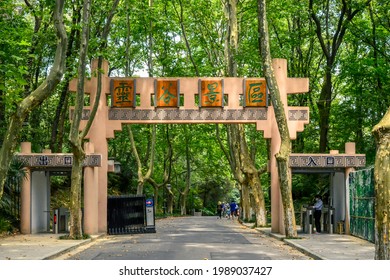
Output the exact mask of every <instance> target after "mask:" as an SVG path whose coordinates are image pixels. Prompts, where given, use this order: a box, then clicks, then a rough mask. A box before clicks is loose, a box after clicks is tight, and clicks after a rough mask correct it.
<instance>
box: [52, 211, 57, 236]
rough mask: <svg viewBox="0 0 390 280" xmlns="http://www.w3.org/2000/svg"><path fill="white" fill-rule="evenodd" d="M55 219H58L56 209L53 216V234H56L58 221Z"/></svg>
mask: <svg viewBox="0 0 390 280" xmlns="http://www.w3.org/2000/svg"><path fill="white" fill-rule="evenodd" d="M57 218H58V209H55V210H54V215H53V231H54V234H58V221H57Z"/></svg>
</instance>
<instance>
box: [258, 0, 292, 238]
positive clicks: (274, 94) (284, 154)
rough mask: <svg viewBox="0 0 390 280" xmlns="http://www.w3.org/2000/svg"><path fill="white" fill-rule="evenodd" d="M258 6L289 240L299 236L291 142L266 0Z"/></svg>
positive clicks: (285, 222) (259, 2)
mask: <svg viewBox="0 0 390 280" xmlns="http://www.w3.org/2000/svg"><path fill="white" fill-rule="evenodd" d="M257 6H258V14H259V16H258V18H259V19H258V20H259V35H260V36H259V39H260V42H259V45H260V52H261V57H262V62H263V71H264V76H265V78H266V81H267V87H268V89H269V92H270V97H271V101H272V105H273V108H274V112H275V118H276V122H277V124H278V128H279V133H280V137H281V145H280V150H279V152H278V153H277V154H276V161H277V166H278V172H279V179H280V189H281V196H282V204H283V213H284V226H285V234H286V237H287V238H292V237H296V236H297V229H296V224H295V213H294V204H293V200H292V184H291V174H290V172H291V171H290V168H289V166H288V161H289V156H290V153H291V141H290V135H289V131H288V125H287V118H286V114H285V110H284V104H283V102H282V100H281V98H280V92H279V87H278V84H277V82H276V78H275V75H274V71H273V68H272V59H271V51H270V45H269V35H268V23H267V13H266V0H258V2H257ZM286 106H287V104H286Z"/></svg>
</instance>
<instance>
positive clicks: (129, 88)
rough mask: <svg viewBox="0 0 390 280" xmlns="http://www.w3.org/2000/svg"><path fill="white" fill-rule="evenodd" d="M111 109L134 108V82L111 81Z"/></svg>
mask: <svg viewBox="0 0 390 280" xmlns="http://www.w3.org/2000/svg"><path fill="white" fill-rule="evenodd" d="M110 87H111V101H112V104H111V105H112V107H135V94H136V84H135V80H123V79H121V80H118V79H117V80H115V79H113V80H111V84H110Z"/></svg>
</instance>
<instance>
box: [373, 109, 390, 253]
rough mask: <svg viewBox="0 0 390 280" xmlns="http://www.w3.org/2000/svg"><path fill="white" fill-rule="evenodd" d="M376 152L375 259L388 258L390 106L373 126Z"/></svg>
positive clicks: (389, 236) (389, 228)
mask: <svg viewBox="0 0 390 280" xmlns="http://www.w3.org/2000/svg"><path fill="white" fill-rule="evenodd" d="M372 133H373V134H374V136H375V140H376V144H377V152H376V159H375V168H374V179H375V259H377V260H390V235H389V230H390V218H389V215H390V203H389V201H390V176H389V172H390V171H389V170H390V154H389V151H390V108H389V109H388V110H387V112H386V114H385V116H384V117H383V118H382V120H381V121H380V122H379V123H378V124H377V125H376V126H374V128H373V130H372Z"/></svg>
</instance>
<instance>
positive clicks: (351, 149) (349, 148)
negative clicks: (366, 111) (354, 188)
mask: <svg viewBox="0 0 390 280" xmlns="http://www.w3.org/2000/svg"><path fill="white" fill-rule="evenodd" d="M345 153H346V154H347V155H354V154H355V153H356V145H355V143H354V142H347V143H345ZM352 171H355V168H353V167H350V168H345V234H350V232H351V224H350V213H349V174H350V173H351V172H352Z"/></svg>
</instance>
